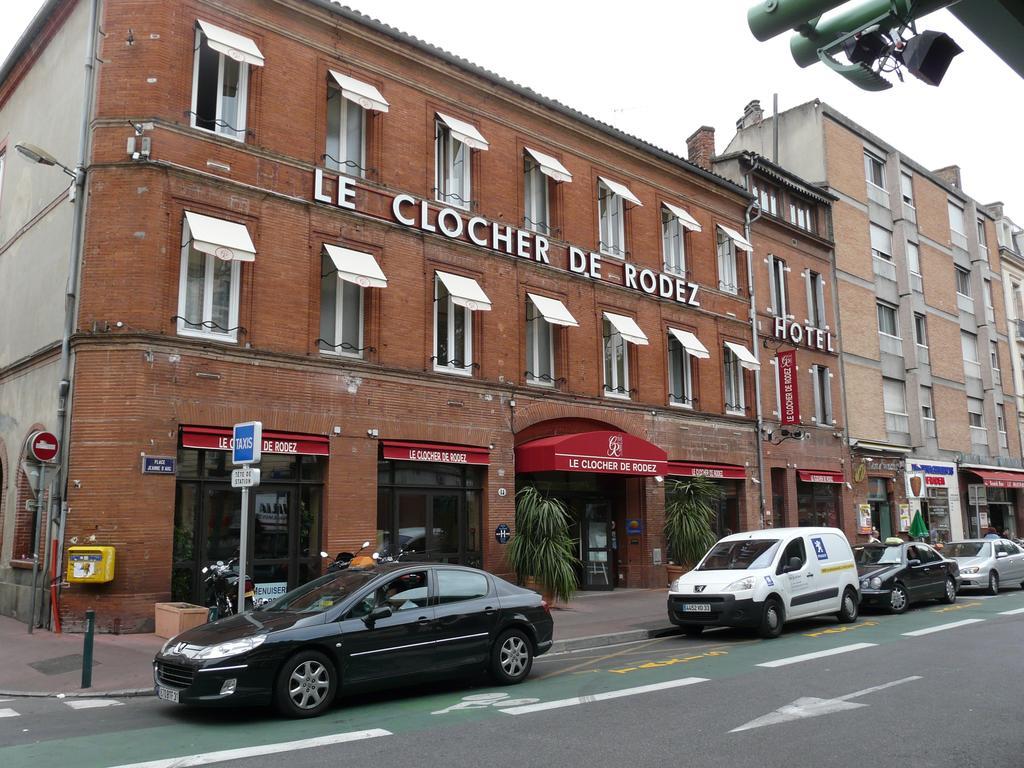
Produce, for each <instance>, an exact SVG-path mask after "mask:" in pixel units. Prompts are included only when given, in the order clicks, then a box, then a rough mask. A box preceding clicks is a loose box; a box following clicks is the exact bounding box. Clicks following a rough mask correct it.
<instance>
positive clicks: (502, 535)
mask: <svg viewBox="0 0 1024 768" xmlns="http://www.w3.org/2000/svg"><path fill="white" fill-rule="evenodd" d="M494 538H496V539H497V540H498V543H499V544H508V540H509V539H511V538H512V529H511V528H509V527H508V526H507V525H505V523H502V524H501V525H499V526H498V527H497V528H495V529H494Z"/></svg>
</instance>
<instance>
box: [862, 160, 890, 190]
mask: <svg viewBox="0 0 1024 768" xmlns="http://www.w3.org/2000/svg"><path fill="white" fill-rule="evenodd" d="M864 176H865V177H866V178H867V180H868V182H870V183H871V184H874V185H875V186H876V187H879V188H880V189H885V161H884V160H883V159H882V158H880V157H878V156H877V155H874V154H872V153H871V152H865V153H864Z"/></svg>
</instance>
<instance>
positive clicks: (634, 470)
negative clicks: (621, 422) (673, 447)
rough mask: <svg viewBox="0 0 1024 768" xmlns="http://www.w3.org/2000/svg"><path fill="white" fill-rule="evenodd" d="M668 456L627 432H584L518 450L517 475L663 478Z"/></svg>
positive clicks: (530, 444)
mask: <svg viewBox="0 0 1024 768" xmlns="http://www.w3.org/2000/svg"><path fill="white" fill-rule="evenodd" d="M667 468H668V460H667V456H666V455H665V452H664V451H663V450H662V449H661V448H659V447H658V446H656V445H653V444H652V443H648V442H647V441H646V440H642V439H640V438H639V437H634V436H633V435H629V434H626V433H625V432H606V431H598V432H581V433H578V434H574V435H558V436H555V437H545V438H541V439H540V440H533V441H531V442H529V443H524V444H523V445H520V446H519V447H518V448H516V472H598V473H603V474H617V475H646V476H648V477H653V476H656V475H664V474H665V473H666V470H667Z"/></svg>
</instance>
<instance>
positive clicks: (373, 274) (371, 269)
mask: <svg viewBox="0 0 1024 768" xmlns="http://www.w3.org/2000/svg"><path fill="white" fill-rule="evenodd" d="M324 250H325V251H327V255H328V256H330V258H331V261H332V262H334V268H335V269H337V270H338V278H339V279H341V280H345V281H347V282H349V283H355V284H356V285H358V286H361V287H363V288H387V287H388V279H387V277H386V276H385V275H384V272H383V271H382V270H381V268H380V265H379V264H377V260H376V259H375V258H373V254H371V253H363V252H362V251H353V250H352V249H350V248H342V247H341V246H338V245H330V244H329V243H324Z"/></svg>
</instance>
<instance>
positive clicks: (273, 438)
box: [181, 427, 331, 456]
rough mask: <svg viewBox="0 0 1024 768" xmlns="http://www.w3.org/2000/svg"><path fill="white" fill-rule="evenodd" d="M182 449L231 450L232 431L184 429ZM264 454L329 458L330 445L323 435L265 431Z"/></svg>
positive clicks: (214, 428) (182, 429)
mask: <svg viewBox="0 0 1024 768" xmlns="http://www.w3.org/2000/svg"><path fill="white" fill-rule="evenodd" d="M181 446H182V448H206V449H207V450H212V451H230V450H231V430H230V429H228V428H225V427H182V428H181ZM263 453H287V454H302V455H304V456H329V455H330V453H331V448H330V444H329V443H328V440H327V438H326V437H324V436H322V435H299V434H295V433H293V432H271V431H269V430H263Z"/></svg>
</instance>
